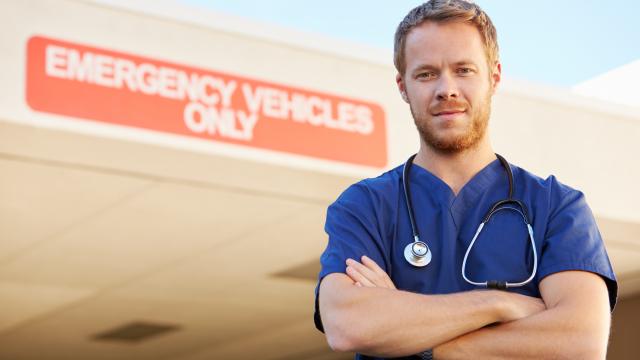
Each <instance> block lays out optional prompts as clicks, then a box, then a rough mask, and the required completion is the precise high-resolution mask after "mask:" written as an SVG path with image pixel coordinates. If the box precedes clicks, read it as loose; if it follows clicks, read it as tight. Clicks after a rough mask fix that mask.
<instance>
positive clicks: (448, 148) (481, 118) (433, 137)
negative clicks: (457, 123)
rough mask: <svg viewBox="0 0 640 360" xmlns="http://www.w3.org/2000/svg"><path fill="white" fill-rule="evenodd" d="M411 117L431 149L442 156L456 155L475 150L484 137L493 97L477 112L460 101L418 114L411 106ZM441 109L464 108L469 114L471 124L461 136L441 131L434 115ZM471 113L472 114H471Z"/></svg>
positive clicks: (482, 104) (440, 104) (483, 103)
mask: <svg viewBox="0 0 640 360" xmlns="http://www.w3.org/2000/svg"><path fill="white" fill-rule="evenodd" d="M409 108H410V109H411V115H413V120H414V122H415V124H416V128H417V129H418V133H420V137H421V138H422V140H423V141H424V142H425V144H427V145H428V146H429V147H430V148H432V149H433V150H435V151H436V152H439V153H442V154H456V153H461V152H464V151H465V150H469V149H472V148H474V147H475V146H476V145H478V143H479V142H480V140H481V139H482V138H483V137H484V134H485V132H486V130H487V125H488V124H489V116H490V114H491V96H490V95H487V97H486V98H485V99H484V101H482V103H480V104H479V107H478V108H477V109H475V111H471V110H473V109H471V108H470V107H469V104H468V103H466V102H461V101H458V100H453V101H448V102H441V103H439V104H437V105H436V106H433V107H430V108H429V109H428V110H427V111H426V112H417V111H416V109H414V107H413V104H411V103H410V104H409ZM439 108H458V109H460V108H464V109H466V110H467V112H468V116H469V117H470V122H469V123H468V124H466V128H465V129H464V131H463V132H462V133H461V134H456V135H447V134H443V133H442V131H439V130H438V128H437V125H436V124H435V121H434V120H433V117H434V116H433V115H431V114H432V113H436V112H439V111H438V110H434V109H439ZM469 111H471V112H469Z"/></svg>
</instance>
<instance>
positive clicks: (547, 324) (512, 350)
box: [434, 306, 609, 360]
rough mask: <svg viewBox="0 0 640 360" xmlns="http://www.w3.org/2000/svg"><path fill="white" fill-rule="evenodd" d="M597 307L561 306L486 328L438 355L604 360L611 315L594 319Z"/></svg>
mask: <svg viewBox="0 0 640 360" xmlns="http://www.w3.org/2000/svg"><path fill="white" fill-rule="evenodd" d="M593 310H594V309H588V308H587V309H582V311H576V309H575V308H569V306H564V307H562V306H558V307H555V308H552V309H548V310H545V311H542V312H540V313H537V314H535V315H532V316H530V317H526V318H523V319H520V320H516V321H511V322H508V323H503V324H498V325H495V326H489V327H485V328H482V329H479V330H477V331H474V332H471V333H469V334H466V335H463V336H460V337H458V338H456V339H454V340H452V341H449V342H447V343H444V344H441V345H439V346H437V347H436V348H435V349H434V358H436V359H437V360H449V359H470V358H481V359H604V358H605V354H606V348H607V341H608V334H609V320H608V319H609V318H608V317H605V318H606V319H607V321H605V322H604V323H603V321H602V320H598V318H597V317H592V318H591V317H590V313H589V311H593ZM600 319H602V317H600ZM595 322H598V323H595Z"/></svg>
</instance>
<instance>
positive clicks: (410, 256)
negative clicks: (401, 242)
mask: <svg viewBox="0 0 640 360" xmlns="http://www.w3.org/2000/svg"><path fill="white" fill-rule="evenodd" d="M404 258H405V259H407V261H408V262H409V264H411V265H413V266H417V267H423V266H427V265H428V264H429V263H430V262H431V250H429V247H428V246H427V244H425V243H424V242H422V241H414V242H412V243H410V244H408V245H407V246H406V247H405V248H404Z"/></svg>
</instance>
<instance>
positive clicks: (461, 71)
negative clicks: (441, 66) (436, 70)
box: [456, 67, 474, 75]
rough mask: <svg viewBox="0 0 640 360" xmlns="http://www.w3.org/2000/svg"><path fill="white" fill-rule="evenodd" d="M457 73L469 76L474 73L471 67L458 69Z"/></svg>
mask: <svg viewBox="0 0 640 360" xmlns="http://www.w3.org/2000/svg"><path fill="white" fill-rule="evenodd" d="M456 72H457V73H458V74H461V75H468V74H472V73H473V72H474V71H473V69H472V68H470V67H461V68H458V69H457V70H456Z"/></svg>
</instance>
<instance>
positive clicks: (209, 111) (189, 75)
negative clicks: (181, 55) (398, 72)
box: [26, 36, 387, 167]
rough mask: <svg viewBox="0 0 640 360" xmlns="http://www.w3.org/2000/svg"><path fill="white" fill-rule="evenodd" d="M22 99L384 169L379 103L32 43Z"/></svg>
mask: <svg viewBox="0 0 640 360" xmlns="http://www.w3.org/2000/svg"><path fill="white" fill-rule="evenodd" d="M26 100H27V103H28V105H29V106H30V107H31V108H32V109H34V110H37V111H41V112H47V113H53V114H58V115H65V116H69V117H71V118H73V119H78V120H79V121H97V122H101V123H107V124H113V125H120V126H126V127H132V128H139V129H146V130H152V131H157V132H161V133H168V134H172V135H179V136H186V137H190V138H198V139H200V140H204V141H213V142H220V143H230V144H236V145H244V146H249V147H253V148H259V149H268V150H275V151H279V152H285V153H291V154H297V155H304V156H310V157H315V158H320V159H326V160H335V161H340V162H346V163H351V164H356V165H364V166H372V167H384V166H385V165H386V162H387V143H386V129H385V118H384V111H383V110H382V107H380V106H379V105H377V104H374V103H371V102H366V101H361V100H356V99H351V98H346V97H342V96H337V95H332V94H326V93H323V92H318V91H312V90H307V89H300V88H296V87H290V86H285V85H280V84H274V83H271V82H267V81H262V80H257V79H250V78H247V77H242V76H237V75H231V74H227V73H222V72H219V71H214V70H205V69H201V68H196V67H191V66H185V65H179V64H175V63H171V62H167V61H162V60H156V59H150V58H147V57H142V56H137V55H131V54H126V53H123V52H118V51H112V50H106V49H101V48H97V47H92V46H86V45H81V44H76V43H71V42H67V41H62V40H56V39H51V38H46V37H41V36H34V37H32V38H30V39H29V41H28V44H27V78H26Z"/></svg>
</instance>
